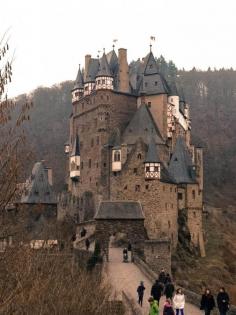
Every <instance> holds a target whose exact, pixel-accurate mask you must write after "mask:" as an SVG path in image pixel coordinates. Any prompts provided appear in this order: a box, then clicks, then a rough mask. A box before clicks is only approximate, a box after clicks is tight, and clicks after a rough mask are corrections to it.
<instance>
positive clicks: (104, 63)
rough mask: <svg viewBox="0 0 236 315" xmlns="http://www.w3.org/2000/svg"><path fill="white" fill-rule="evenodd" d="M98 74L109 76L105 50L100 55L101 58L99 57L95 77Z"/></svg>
mask: <svg viewBox="0 0 236 315" xmlns="http://www.w3.org/2000/svg"><path fill="white" fill-rule="evenodd" d="M99 76H108V77H111V71H110V68H109V65H108V62H107V57H106V54H105V51H104V53H103V55H102V58H101V59H100V64H99V69H98V73H97V75H96V77H99Z"/></svg>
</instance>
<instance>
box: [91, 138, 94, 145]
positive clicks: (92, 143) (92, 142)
mask: <svg viewBox="0 0 236 315" xmlns="http://www.w3.org/2000/svg"><path fill="white" fill-rule="evenodd" d="M93 145H94V141H93V139H91V147H93Z"/></svg>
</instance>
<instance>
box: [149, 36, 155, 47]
mask: <svg viewBox="0 0 236 315" xmlns="http://www.w3.org/2000/svg"><path fill="white" fill-rule="evenodd" d="M155 40H156V37H155V36H150V51H152V43H153V42H155Z"/></svg>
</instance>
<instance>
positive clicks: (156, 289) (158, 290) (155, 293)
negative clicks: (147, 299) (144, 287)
mask: <svg viewBox="0 0 236 315" xmlns="http://www.w3.org/2000/svg"><path fill="white" fill-rule="evenodd" d="M162 292H163V286H162V284H161V283H160V282H159V281H158V280H156V282H155V283H154V284H153V286H152V289H151V296H152V297H153V298H154V300H156V301H157V302H158V305H160V298H161V296H162Z"/></svg>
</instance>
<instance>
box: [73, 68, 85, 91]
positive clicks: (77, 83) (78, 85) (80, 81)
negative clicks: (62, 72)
mask: <svg viewBox="0 0 236 315" xmlns="http://www.w3.org/2000/svg"><path fill="white" fill-rule="evenodd" d="M83 87H84V79H83V74H82V72H81V70H80V65H79V70H78V73H77V77H76V80H75V85H74V89H83Z"/></svg>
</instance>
